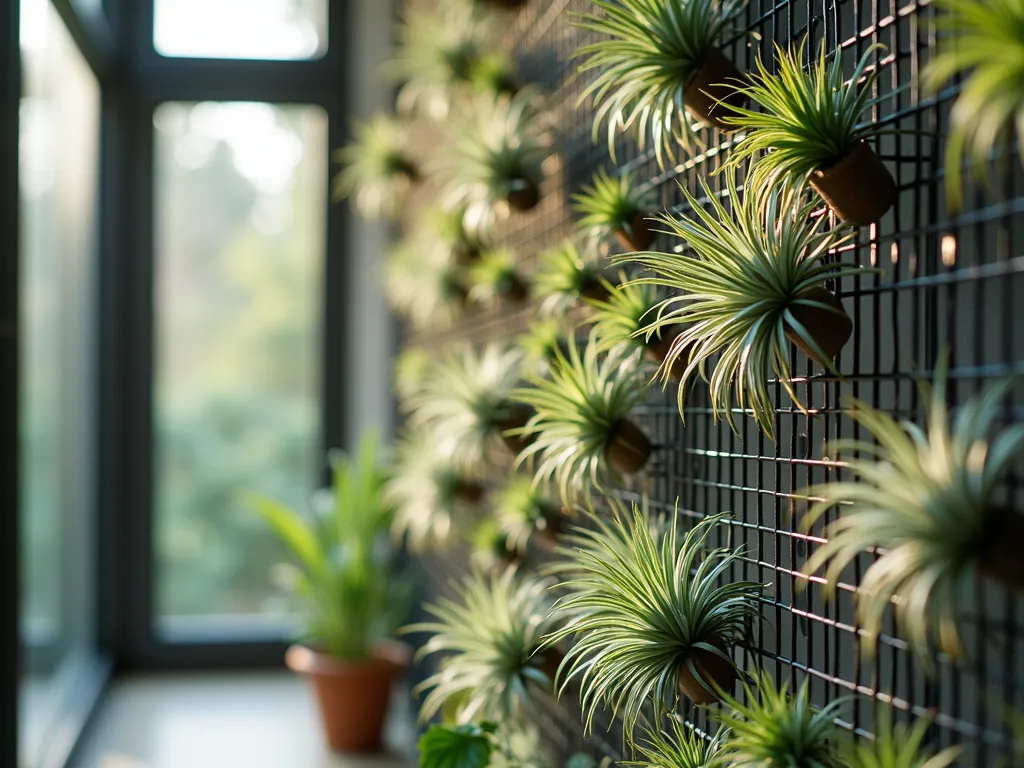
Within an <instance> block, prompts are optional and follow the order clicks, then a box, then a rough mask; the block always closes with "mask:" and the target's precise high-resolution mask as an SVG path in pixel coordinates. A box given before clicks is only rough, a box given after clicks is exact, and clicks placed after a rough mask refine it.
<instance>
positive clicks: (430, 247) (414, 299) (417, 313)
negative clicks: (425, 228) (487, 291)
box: [384, 234, 469, 330]
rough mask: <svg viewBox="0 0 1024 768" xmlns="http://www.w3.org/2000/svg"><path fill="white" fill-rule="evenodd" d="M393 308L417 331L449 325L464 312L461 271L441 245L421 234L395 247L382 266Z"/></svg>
mask: <svg viewBox="0 0 1024 768" xmlns="http://www.w3.org/2000/svg"><path fill="white" fill-rule="evenodd" d="M384 273H385V288H386V289H387V294H388V299H389V300H390V302H391V305H392V307H393V308H394V309H395V311H396V312H398V313H399V314H400V315H403V316H405V317H407V318H408V319H409V322H410V323H412V325H413V327H415V328H416V329H418V330H426V329H430V328H444V327H447V326H449V325H451V324H452V323H453V322H454V321H455V320H456V319H457V318H458V317H460V316H461V315H462V313H463V312H464V311H465V309H466V301H467V299H468V296H469V291H468V290H467V288H466V286H465V284H464V283H463V279H464V270H462V269H461V268H460V267H459V264H458V262H457V260H456V258H455V256H454V254H453V253H452V251H450V250H449V249H448V248H446V247H445V245H444V244H443V243H440V242H438V241H436V240H433V239H431V238H429V237H425V236H423V235H422V234H421V235H419V236H414V237H413V238H412V239H411V240H403V241H402V242H400V243H398V245H396V246H395V247H394V248H392V249H391V252H390V253H389V254H388V257H387V261H386V262H385V265H384Z"/></svg>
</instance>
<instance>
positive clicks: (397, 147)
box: [334, 114, 418, 219]
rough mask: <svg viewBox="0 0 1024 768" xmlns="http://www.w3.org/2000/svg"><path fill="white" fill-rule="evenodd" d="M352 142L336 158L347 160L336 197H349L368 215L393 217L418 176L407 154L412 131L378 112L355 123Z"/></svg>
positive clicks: (360, 211)
mask: <svg viewBox="0 0 1024 768" xmlns="http://www.w3.org/2000/svg"><path fill="white" fill-rule="evenodd" d="M353 134H354V138H353V140H352V143H351V144H349V145H348V146H346V147H343V148H341V149H339V150H338V151H337V152H336V153H335V155H334V156H335V159H336V160H337V161H338V162H340V163H342V164H344V166H345V167H344V168H343V169H342V171H341V172H340V173H339V174H338V175H337V176H336V177H335V180H334V197H335V198H336V199H343V198H346V197H347V198H350V199H351V201H352V204H353V206H354V207H355V209H356V210H357V211H358V212H359V213H360V214H361V215H362V216H364V217H365V218H367V219H377V218H381V217H385V218H389V219H392V218H394V217H395V215H396V214H397V213H398V211H399V208H400V206H401V203H402V202H403V201H404V200H405V196H406V193H407V192H408V191H409V188H410V187H411V186H412V183H413V181H415V180H416V179H417V177H418V173H417V171H416V166H415V165H414V164H413V162H412V160H411V159H410V158H409V156H408V154H407V151H408V150H407V148H408V146H409V132H408V129H407V128H406V126H404V125H402V124H401V123H399V122H398V121H397V120H395V119H394V118H392V117H390V116H388V115H383V114H378V115H374V117H372V118H371V119H370V120H369V121H368V122H365V123H362V122H359V123H356V124H355V125H354V126H353Z"/></svg>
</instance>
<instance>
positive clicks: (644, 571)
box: [548, 499, 762, 742]
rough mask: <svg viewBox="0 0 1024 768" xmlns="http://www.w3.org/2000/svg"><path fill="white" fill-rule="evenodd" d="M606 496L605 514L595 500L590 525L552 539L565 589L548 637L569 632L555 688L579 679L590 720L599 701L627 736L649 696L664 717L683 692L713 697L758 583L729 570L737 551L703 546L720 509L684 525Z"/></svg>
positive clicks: (725, 684)
mask: <svg viewBox="0 0 1024 768" xmlns="http://www.w3.org/2000/svg"><path fill="white" fill-rule="evenodd" d="M609 502H610V503H611V515H610V516H609V515H607V514H600V515H599V514H596V513H595V512H593V510H591V511H590V520H589V525H588V526H587V528H577V529H575V532H574V533H573V534H572V535H570V536H568V537H566V543H565V544H564V545H563V546H561V547H559V549H558V551H559V554H560V555H561V556H562V558H563V559H562V561H560V562H558V563H556V564H555V565H554V566H553V567H552V571H553V573H554V574H555V575H556V576H557V577H558V578H559V580H560V581H561V583H562V586H563V587H564V588H565V589H566V590H567V593H566V595H565V596H564V597H562V598H560V599H559V600H558V602H557V603H556V605H557V607H558V609H559V610H560V611H562V612H563V613H564V614H565V616H566V617H567V623H566V624H565V626H564V627H562V628H561V629H559V630H557V631H555V632H553V633H552V634H551V635H550V636H549V637H548V642H552V643H553V642H558V641H561V640H568V639H570V638H574V639H575V643H574V645H573V647H572V648H571V649H570V650H569V652H568V653H567V654H566V656H565V660H564V661H563V662H562V666H561V668H560V669H559V671H558V677H557V680H556V682H557V685H558V688H559V690H560V691H564V690H565V688H566V686H567V685H568V683H569V682H570V681H572V680H577V681H578V682H579V684H580V704H581V706H582V707H583V714H584V724H585V727H586V730H587V731H589V730H590V728H591V726H592V723H593V718H594V713H595V711H596V710H597V708H598V706H603V707H606V708H609V709H611V711H612V712H613V713H614V714H616V715H620V716H621V717H622V721H623V729H624V733H625V736H626V740H627V741H628V742H631V741H632V740H633V730H634V727H635V725H636V723H637V720H638V718H639V717H640V714H641V710H642V709H643V707H644V706H645V705H646V704H647V703H649V702H650V703H652V704H653V705H654V715H655V717H656V718H660V717H661V716H662V715H664V714H668V713H671V712H673V711H674V710H675V708H676V706H677V704H678V700H679V694H680V692H682V693H684V694H685V695H686V696H687V697H689V698H690V699H691V700H693V701H694V702H697V703H709V702H713V701H718V700H719V698H720V696H721V694H722V693H723V692H728V691H729V690H731V689H732V686H733V685H734V683H735V681H736V676H737V671H736V666H735V663H734V662H733V660H732V658H731V656H730V651H731V649H732V647H733V646H734V645H735V644H736V643H737V642H739V641H740V640H741V639H743V638H744V637H746V635H747V634H748V632H749V629H750V624H751V622H753V621H754V620H755V619H756V618H757V617H758V615H759V612H758V597H759V596H760V594H761V590H762V586H761V585H759V584H756V583H754V582H747V581H736V580H730V579H729V578H728V576H729V571H730V568H731V567H732V566H733V565H734V564H736V563H737V561H738V560H739V558H740V553H739V552H738V551H736V550H731V549H705V544H706V542H707V539H708V536H709V535H710V534H711V533H712V532H713V531H715V529H716V527H717V526H718V525H720V524H721V523H722V522H723V521H724V519H725V518H726V515H714V516H712V517H707V518H704V519H703V520H701V521H700V522H699V523H697V524H696V525H695V526H694V527H693V528H691V529H690V530H689V531H687V532H686V533H685V535H680V533H679V531H678V526H677V520H676V517H675V515H672V516H671V517H667V518H666V517H662V518H659V519H652V518H650V517H649V516H648V515H647V514H646V513H645V512H644V511H642V510H641V509H640V508H639V507H638V506H636V505H634V506H633V509H632V510H631V511H628V512H627V511H626V510H625V509H623V508H622V506H621V504H619V503H618V502H614V501H612V500H611V499H609Z"/></svg>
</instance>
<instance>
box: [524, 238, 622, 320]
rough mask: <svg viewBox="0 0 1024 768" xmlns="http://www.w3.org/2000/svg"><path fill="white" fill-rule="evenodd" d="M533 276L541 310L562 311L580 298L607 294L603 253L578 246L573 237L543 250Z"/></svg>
mask: <svg viewBox="0 0 1024 768" xmlns="http://www.w3.org/2000/svg"><path fill="white" fill-rule="evenodd" d="M539 262H540V263H539V264H538V266H537V271H536V272H535V273H534V276H533V285H534V293H535V294H536V295H537V296H538V297H540V308H541V311H542V312H543V313H545V314H547V315H563V314H565V312H566V310H568V309H569V308H570V307H572V306H574V305H575V304H576V303H577V302H579V301H580V299H587V298H589V299H601V298H604V297H605V296H607V295H608V288H607V285H608V284H607V282H602V281H601V278H602V276H603V275H604V270H603V266H602V257H601V254H599V253H598V252H597V251H596V250H595V249H594V248H591V247H588V246H584V247H583V248H580V246H579V245H577V244H576V242H575V241H573V240H564V241H563V242H562V243H561V244H559V245H557V246H555V247H554V248H549V249H547V250H546V251H542V252H541V253H540V256H539Z"/></svg>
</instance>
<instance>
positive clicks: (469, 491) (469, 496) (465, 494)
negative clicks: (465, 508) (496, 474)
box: [455, 478, 484, 504]
mask: <svg viewBox="0 0 1024 768" xmlns="http://www.w3.org/2000/svg"><path fill="white" fill-rule="evenodd" d="M455 495H456V496H457V497H458V498H459V499H461V500H462V501H464V502H466V503H467V504H476V503H477V502H478V501H480V499H482V498H483V496H484V486H483V484H482V483H478V482H477V481H476V480H468V479H465V478H463V479H462V480H459V485H458V487H457V488H456V489H455Z"/></svg>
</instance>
